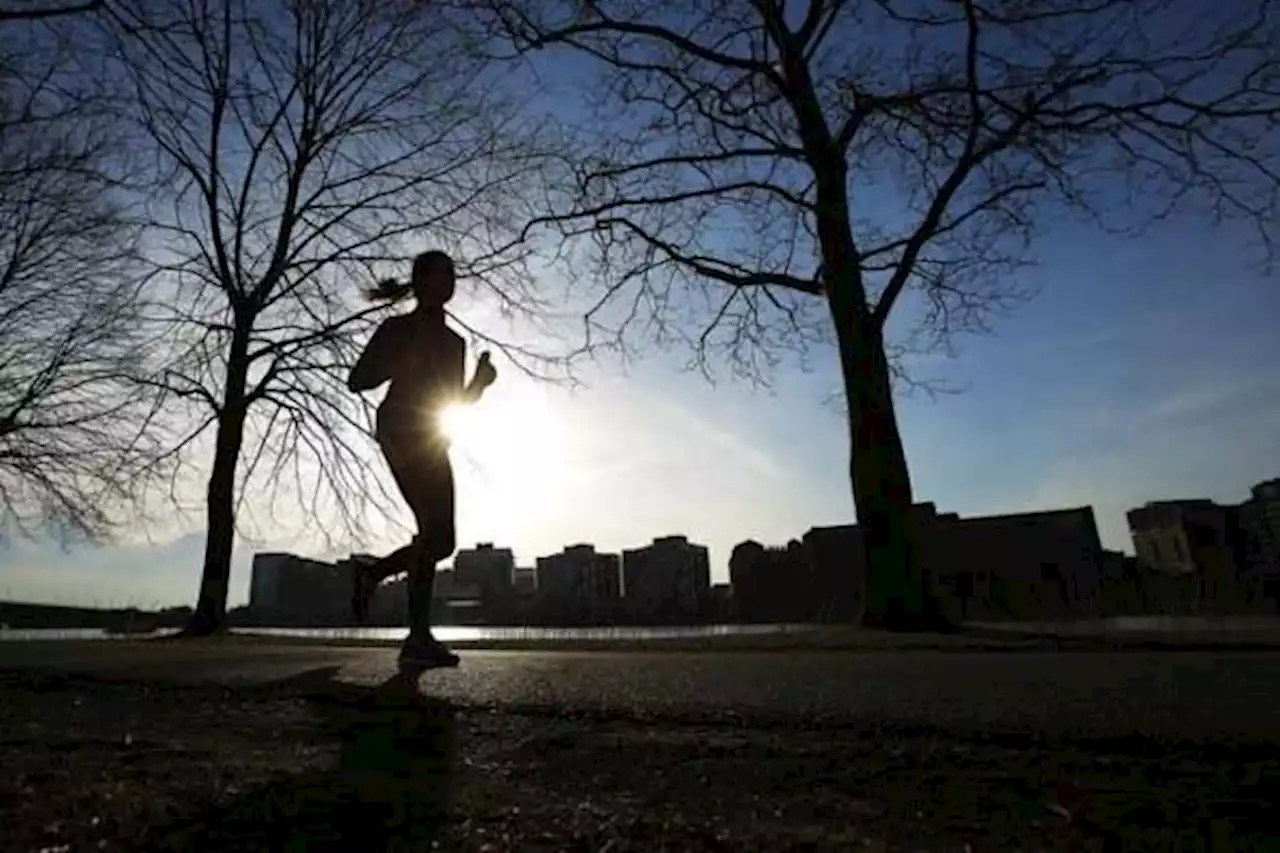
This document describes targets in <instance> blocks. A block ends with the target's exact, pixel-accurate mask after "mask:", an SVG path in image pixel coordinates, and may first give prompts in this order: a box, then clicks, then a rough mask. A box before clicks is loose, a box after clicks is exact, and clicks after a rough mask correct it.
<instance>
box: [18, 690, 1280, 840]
mask: <svg viewBox="0 0 1280 853" xmlns="http://www.w3.org/2000/svg"><path fill="white" fill-rule="evenodd" d="M380 713H381V714H383V716H384V717H386V715H387V714H391V713H392V712H385V713H384V712H369V711H364V712H360V713H356V712H355V711H352V710H351V709H350V707H349V706H347V705H342V704H328V705H326V704H325V703H323V702H317V701H316V700H306V699H303V698H296V697H295V698H290V697H288V696H274V697H267V696H263V695H254V694H251V693H236V692H231V691H228V690H223V689H212V688H175V687H156V686H145V685H137V684H133V685H130V684H114V685H108V684H101V683H93V682H88V681H80V680H76V679H70V678H57V679H50V678H47V677H35V676H32V677H22V678H18V677H15V676H5V677H3V678H0V731H3V732H4V735H3V737H4V763H5V772H4V773H3V774H0V810H2V811H3V814H4V815H5V819H4V832H3V833H0V850H4V851H8V850H14V851H17V850H23V851H29V850H39V849H55V850H66V851H74V850H101V851H124V850H128V851H135V850H230V849H235V850H260V849H270V850H281V849H286V848H288V849H301V848H300V847H299V846H297V845H299V844H301V843H302V842H304V841H309V842H311V843H312V844H313V845H315V846H309V847H307V848H306V849H361V850H378V849H436V850H486V851H490V853H502V851H514V850H535V851H540V850H545V851H551V850H596V851H611V853H620V852H621V851H631V850H635V851H651V850H662V849H667V850H680V851H703V850H705V851H712V850H715V851H726V850H808V851H812V850H849V849H853V850H873V851H889V850H894V851H897V850H937V851H942V850H957V851H958V850H963V849H966V845H968V847H967V849H969V850H1012V849H1022V850H1063V851H1065V850H1104V849H1106V850H1109V849H1122V847H1121V846H1120V845H1121V843H1122V842H1123V843H1124V844H1125V845H1126V846H1123V849H1127V850H1170V849H1207V848H1206V847H1204V846H1197V845H1203V844H1205V843H1206V842H1208V841H1209V840H1210V839H1214V840H1215V841H1216V844H1215V846H1214V847H1213V848H1212V849H1215V850H1217V849H1238V850H1268V849H1276V844H1275V839H1274V838H1271V837H1269V836H1268V835H1267V834H1266V832H1267V828H1268V826H1269V824H1268V823H1267V822H1266V821H1268V820H1269V818H1270V806H1271V803H1270V801H1269V799H1268V798H1267V797H1266V796H1265V795H1264V793H1263V792H1265V790H1267V785H1268V784H1269V783H1270V784H1274V783H1275V782H1276V781H1278V780H1280V779H1278V777H1277V772H1278V770H1277V768H1280V747H1277V745H1276V744H1274V743H1264V744H1231V745H1216V746H1213V745H1203V744H1201V745H1195V744H1177V743H1163V744H1158V743H1154V742H1150V741H1144V740H1140V739H1139V740H1126V741H1122V742H1061V741H1059V742H1041V741H1037V740H1036V739H1034V738H1012V737H1004V738H1002V737H1000V736H998V733H987V734H986V735H984V734H982V733H976V734H975V733H973V732H945V731H927V732H922V731H911V732H908V731H892V730H879V731H875V732H867V731H859V730H855V729H840V728H836V729H832V728H823V729H816V730H797V729H795V728H789V729H779V728H776V727H775V728H753V727H751V726H735V727H732V728H728V727H709V726H707V725H705V724H693V723H690V722H684V721H681V720H669V721H664V722H661V723H656V722H645V723H641V722H637V721H633V720H627V719H600V718H595V719H568V718H564V717H560V716H530V715H518V714H502V713H493V712H489V711H485V710H481V709H458V708H452V707H449V706H446V705H443V704H438V703H437V704H431V703H427V704H424V705H422V706H420V707H418V708H417V709H415V710H414V711H412V712H404V713H400V714H398V716H396V718H397V719H400V720H401V721H403V720H405V719H409V720H412V725H411V726H410V728H412V729H413V737H412V738H408V737H405V738H404V739H403V740H402V742H401V747H400V752H401V753H412V754H413V755H416V756H417V759H416V761H417V763H416V765H415V764H414V762H413V761H410V762H408V763H401V769H407V770H408V771H409V772H407V773H406V774H405V775H404V776H403V777H402V778H400V779H395V778H392V776H391V775H390V773H389V772H388V773H384V774H382V775H381V776H379V774H378V772H377V770H376V767H375V766H374V765H377V763H378V761H379V760H380V761H383V762H384V766H386V767H387V768H388V769H389V768H390V767H391V765H393V764H395V763H396V762H395V756H394V755H392V754H391V753H390V752H388V753H385V754H384V753H379V752H378V751H377V744H378V741H379V738H378V733H379V731H380V729H379V726H384V727H385V726H388V725H390V724H387V723H386V721H385V719H384V720H383V722H381V723H380V722H379V719H380V718H379V716H378V714H380ZM388 719H389V718H388ZM402 728H403V726H402ZM353 733H354V734H353ZM361 733H363V734H361ZM357 735H358V736H360V737H366V738H367V739H369V743H370V744H372V745H371V746H369V745H368V744H366V746H367V747H368V748H366V749H365V752H364V760H363V762H362V763H360V767H359V768H358V769H359V771H360V772H358V773H352V772H351V771H350V768H351V767H352V766H354V765H355V764H356V763H357V762H354V761H352V760H351V756H352V754H353V749H354V748H353V747H352V744H353V743H356V742H358V741H359V737H357ZM402 735H403V732H402ZM383 740H384V741H385V740H386V738H383ZM370 756H372V757H373V759H374V760H373V761H370V760H369V759H370ZM344 762H345V765H344ZM343 766H346V767H347V768H348V770H346V771H344V770H342V769H341V768H342V767H343ZM290 845H294V846H292V847H290ZM1180 845H1181V846H1180ZM1268 845H1271V846H1270V847H1268Z"/></svg>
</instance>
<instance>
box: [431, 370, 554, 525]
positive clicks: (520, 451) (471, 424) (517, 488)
mask: <svg viewBox="0 0 1280 853" xmlns="http://www.w3.org/2000/svg"><path fill="white" fill-rule="evenodd" d="M437 417H439V419H440V420H439V424H440V428H441V430H442V431H443V432H444V434H445V435H446V436H448V438H449V444H450V447H451V455H452V456H453V460H454V468H455V470H457V471H458V473H459V475H460V476H462V477H464V478H468V479H471V478H474V480H475V483H476V485H477V486H479V487H480V488H482V489H483V491H484V492H486V493H487V494H486V500H488V501H495V500H496V501H497V502H499V503H502V504H505V503H508V502H510V503H512V505H513V506H519V505H524V506H526V507H527V505H528V499H529V495H530V489H534V490H536V491H539V492H541V493H542V494H544V495H545V494H546V493H547V491H546V490H548V489H554V488H556V487H557V486H558V484H559V483H560V482H561V481H562V480H563V479H564V475H565V472H564V463H565V454H564V452H563V447H564V445H563V438H564V436H563V423H562V421H561V420H560V418H558V417H557V416H556V413H555V412H554V411H553V409H552V407H550V406H549V405H548V404H547V400H546V398H545V393H544V392H543V391H542V390H541V389H538V388H527V387H522V386H515V387H511V386H507V387H501V388H499V387H495V388H494V389H493V390H492V391H490V392H489V393H488V394H486V395H485V396H484V398H483V399H482V400H480V401H479V402H478V403H474V404H471V405H454V406H449V407H447V408H445V409H444V410H442V411H441V412H440V413H439V415H438V416H437Z"/></svg>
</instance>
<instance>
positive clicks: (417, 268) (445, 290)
mask: <svg viewBox="0 0 1280 853" xmlns="http://www.w3.org/2000/svg"><path fill="white" fill-rule="evenodd" d="M453 288H454V270H453V259H452V258H450V257H449V256H448V255H446V254H445V253H444V252H441V251H438V250H437V251H430V252H423V253H422V254H420V255H418V256H417V257H416V258H414V259H413V294H414V296H417V297H418V302H420V303H421V304H422V305H423V307H426V308H439V307H441V306H443V305H444V304H445V303H446V302H448V301H449V300H450V299H452V298H453Z"/></svg>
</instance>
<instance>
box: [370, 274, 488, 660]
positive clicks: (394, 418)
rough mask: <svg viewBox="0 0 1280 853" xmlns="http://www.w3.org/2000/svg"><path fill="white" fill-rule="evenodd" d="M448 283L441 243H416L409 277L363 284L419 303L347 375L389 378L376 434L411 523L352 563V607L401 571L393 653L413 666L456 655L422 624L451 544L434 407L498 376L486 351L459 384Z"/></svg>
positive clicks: (467, 397) (460, 345)
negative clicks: (401, 538)
mask: <svg viewBox="0 0 1280 853" xmlns="http://www.w3.org/2000/svg"><path fill="white" fill-rule="evenodd" d="M453 290H454V268H453V261H452V260H451V259H450V258H449V256H448V255H446V254H445V253H444V252H424V253H423V254H421V255H418V256H417V257H416V258H414V259H413V278H412V280H411V281H410V282H409V283H408V284H405V283H402V282H399V281H396V280H394V279H388V280H385V281H382V282H380V283H379V284H378V286H377V287H376V288H375V289H373V290H371V291H369V293H368V294H367V295H368V297H369V299H371V300H374V301H388V302H397V301H399V300H401V299H403V298H405V297H406V296H408V295H409V294H413V296H414V297H416V299H417V302H418V304H417V307H416V308H415V309H414V310H413V311H412V312H410V313H408V314H401V315H399V316H395V317H389V318H387V319H386V320H385V321H383V323H382V325H380V326H379V327H378V329H377V331H375V332H374V333H373V337H372V338H370V339H369V344H368V346H366V347H365V350H364V352H363V353H362V354H361V355H360V360H359V361H358V362H356V366H355V367H353V368H352V369H351V376H350V378H349V379H348V380H347V387H348V388H350V389H351V390H352V391H369V390H372V389H374V388H377V387H378V386H379V385H381V384H382V383H383V382H386V381H388V380H390V382H391V387H390V388H389V389H388V390H387V396H386V398H385V399H384V400H383V401H382V405H380V406H379V407H378V420H377V431H376V433H375V434H376V436H377V439H378V444H379V445H380V446H381V447H382V452H383V455H385V456H386V458H387V464H388V465H389V466H390V467H391V473H392V475H393V476H394V477H395V479H396V484H397V485H398V486H399V487H400V491H401V493H402V494H403V495H404V499H405V501H406V502H408V504H409V508H410V509H411V510H413V517H414V520H415V521H416V522H417V525H418V535H417V536H415V537H414V539H413V541H412V542H411V543H410V544H408V545H406V546H404V547H403V548H401V549H399V550H398V551H395V552H394V553H392V554H390V555H388V556H387V557H384V558H383V559H382V560H380V561H378V563H376V564H374V565H372V566H365V567H360V566H357V567H356V568H355V570H354V580H353V585H354V589H353V591H352V600H351V605H352V610H353V611H354V613H355V617H356V619H357V620H358V621H360V622H363V621H364V619H365V616H366V614H367V611H368V608H369V600H370V598H371V597H372V596H373V592H374V590H375V589H377V587H378V584H380V583H382V581H383V580H385V579H386V578H388V577H390V576H392V575H396V574H400V573H401V572H408V573H409V637H408V638H407V639H406V640H405V643H404V647H403V648H401V650H400V662H401V663H402V664H411V665H417V666H422V667H437V666H456V665H457V663H458V656H457V655H456V654H454V653H453V651H451V650H450V649H449V648H448V647H447V646H445V645H444V644H443V643H441V642H440V641H439V640H437V639H436V638H435V636H434V635H433V634H432V632H431V589H432V586H433V585H434V583H435V576H436V563H438V562H439V561H440V560H442V559H444V558H445V557H448V556H449V555H450V554H452V553H453V551H454V548H455V547H456V543H455V533H454V491H453V467H452V465H450V463H449V444H448V440H447V438H446V436H445V435H444V433H443V431H442V429H441V427H440V419H439V415H440V411H441V410H442V409H443V408H444V407H445V406H447V405H449V404H450V403H459V402H461V403H471V402H474V401H476V400H478V399H479V398H480V395H481V394H482V393H483V392H484V390H485V389H486V388H488V387H489V386H490V385H492V384H493V381H494V379H496V378H497V372H496V371H495V370H494V368H493V365H492V364H490V363H489V353H487V352H485V353H481V354H480V360H479V363H478V364H477V365H476V372H475V376H474V377H473V378H472V380H471V382H470V383H469V384H465V385H464V381H463V380H464V376H465V360H466V343H465V342H464V341H463V340H462V337H461V336H460V335H458V334H457V333H456V332H454V331H453V330H452V329H450V328H449V327H448V325H447V324H446V323H445V314H444V304H445V303H446V302H448V301H449V299H450V298H452V296H453Z"/></svg>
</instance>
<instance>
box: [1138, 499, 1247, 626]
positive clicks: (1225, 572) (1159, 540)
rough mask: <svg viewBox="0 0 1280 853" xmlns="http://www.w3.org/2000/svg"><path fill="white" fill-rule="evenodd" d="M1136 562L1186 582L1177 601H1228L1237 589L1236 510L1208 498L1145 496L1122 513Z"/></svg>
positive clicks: (1188, 603) (1193, 605)
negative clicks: (1149, 498)
mask: <svg viewBox="0 0 1280 853" xmlns="http://www.w3.org/2000/svg"><path fill="white" fill-rule="evenodd" d="M1125 516H1126V519H1127V520H1128V522H1129V532H1130V535H1132V537H1133V548H1134V551H1135V552H1136V553H1137V555H1138V562H1139V564H1140V565H1141V566H1142V567H1143V568H1145V569H1147V570H1149V571H1152V572H1154V573H1156V574H1158V575H1165V576H1169V577H1174V578H1178V579H1181V580H1183V581H1187V582H1188V584H1187V586H1186V588H1185V590H1183V592H1182V593H1181V595H1180V598H1184V599H1185V600H1182V601H1178V602H1171V603H1173V604H1177V605H1178V606H1186V607H1191V608H1194V609H1197V610H1198V609H1202V608H1204V607H1207V606H1210V605H1213V604H1218V603H1220V604H1223V605H1228V606H1234V605H1235V604H1236V603H1237V602H1236V601H1235V598H1236V596H1237V594H1238V593H1239V592H1240V591H1241V590H1240V585H1239V581H1240V574H1239V565H1238V563H1239V559H1238V558H1239V553H1240V550H1241V548H1240V544H1241V543H1240V538H1239V535H1238V524H1239V513H1238V510H1237V509H1236V508H1234V507H1227V506H1222V505H1221V504H1217V503H1215V502H1213V501H1211V500H1206V499H1203V498H1197V499H1193V500H1167V501H1151V502H1149V503H1147V504H1146V505H1144V506H1141V507H1138V508H1137V509H1132V510H1129V512H1128V513H1126V514H1125Z"/></svg>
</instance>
